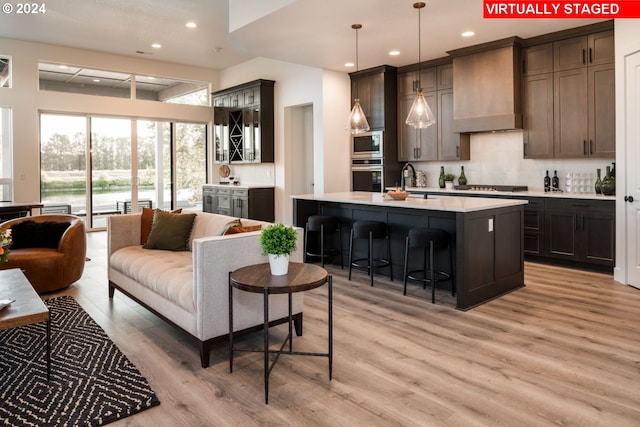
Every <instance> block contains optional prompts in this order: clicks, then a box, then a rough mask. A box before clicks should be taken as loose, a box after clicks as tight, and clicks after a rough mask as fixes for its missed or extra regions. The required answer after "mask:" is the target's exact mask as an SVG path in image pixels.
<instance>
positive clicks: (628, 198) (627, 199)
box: [624, 196, 633, 203]
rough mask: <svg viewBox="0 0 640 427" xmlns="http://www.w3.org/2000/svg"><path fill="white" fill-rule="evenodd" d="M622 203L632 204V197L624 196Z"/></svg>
mask: <svg viewBox="0 0 640 427" xmlns="http://www.w3.org/2000/svg"><path fill="white" fill-rule="evenodd" d="M624 201H625V202H629V203H633V196H624Z"/></svg>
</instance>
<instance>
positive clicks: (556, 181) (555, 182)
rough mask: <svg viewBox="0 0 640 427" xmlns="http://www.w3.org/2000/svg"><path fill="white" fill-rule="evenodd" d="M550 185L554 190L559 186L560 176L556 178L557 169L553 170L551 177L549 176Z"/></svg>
mask: <svg viewBox="0 0 640 427" xmlns="http://www.w3.org/2000/svg"><path fill="white" fill-rule="evenodd" d="M551 187H553V189H554V190H558V189H559V188H560V178H558V171H553V178H551Z"/></svg>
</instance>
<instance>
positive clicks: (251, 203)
mask: <svg viewBox="0 0 640 427" xmlns="http://www.w3.org/2000/svg"><path fill="white" fill-rule="evenodd" d="M202 196H203V203H202V210H203V211H204V212H210V213H217V214H220V215H228V216H233V217H236V218H249V219H256V220H260V221H267V222H273V221H274V220H275V210H274V189H273V187H264V188H262V187H259V188H252V187H251V188H238V187H233V186H225V185H205V186H203V188H202Z"/></svg>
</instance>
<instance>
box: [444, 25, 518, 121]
mask: <svg viewBox="0 0 640 427" xmlns="http://www.w3.org/2000/svg"><path fill="white" fill-rule="evenodd" d="M521 42H522V40H521V39H520V38H518V37H510V38H508V39H503V40H497V41H495V42H490V43H485V44H482V45H477V46H471V47H467V48H463V49H457V50H455V51H450V52H448V53H449V54H450V55H451V56H452V57H453V87H454V91H453V108H454V109H453V130H454V131H456V132H486V131H495V130H511V129H520V128H522V113H521V104H520V96H521V92H520V45H521Z"/></svg>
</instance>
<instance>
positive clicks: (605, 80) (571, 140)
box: [522, 24, 615, 159]
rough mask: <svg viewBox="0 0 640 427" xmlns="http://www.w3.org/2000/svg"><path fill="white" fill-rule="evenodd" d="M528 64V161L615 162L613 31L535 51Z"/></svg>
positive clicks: (529, 50)
mask: <svg viewBox="0 0 640 427" xmlns="http://www.w3.org/2000/svg"><path fill="white" fill-rule="evenodd" d="M609 25H610V24H609ZM589 28H590V27H589ZM522 58H523V63H522V71H523V74H522V105H523V115H524V129H525V132H524V157H525V158H530V159H535V158H589V157H592V158H614V157H615V90H614V83H615V58H614V34H613V31H612V30H607V31H598V32H595V33H592V34H583V35H580V36H577V37H569V38H563V39H560V40H555V41H553V42H547V43H541V44H536V45H532V46H529V47H526V48H524V49H523V50H522Z"/></svg>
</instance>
